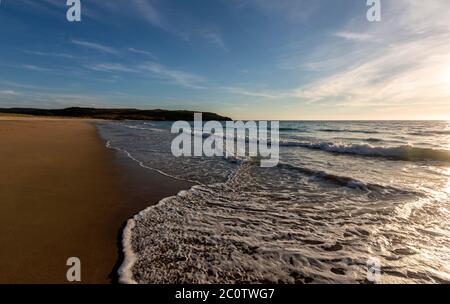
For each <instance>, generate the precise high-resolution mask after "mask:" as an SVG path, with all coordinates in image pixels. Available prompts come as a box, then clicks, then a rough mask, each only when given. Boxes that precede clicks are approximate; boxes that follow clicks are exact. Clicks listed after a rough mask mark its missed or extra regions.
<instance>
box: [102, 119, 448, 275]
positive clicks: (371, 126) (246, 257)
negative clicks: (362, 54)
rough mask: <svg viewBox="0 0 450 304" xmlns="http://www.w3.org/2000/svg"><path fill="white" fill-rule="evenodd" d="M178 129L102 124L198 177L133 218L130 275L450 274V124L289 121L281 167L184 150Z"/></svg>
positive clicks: (146, 157) (171, 167) (136, 149)
mask: <svg viewBox="0 0 450 304" xmlns="http://www.w3.org/2000/svg"><path fill="white" fill-rule="evenodd" d="M170 127H171V123H170V122H148V121H145V122H144V121H124V122H104V123H99V124H98V129H99V133H100V135H101V136H102V138H103V139H104V140H105V142H106V143H107V146H108V147H109V148H111V149H115V150H117V151H119V152H120V153H124V154H125V155H127V156H128V157H130V158H132V159H133V160H134V161H136V162H138V163H139V164H140V165H141V166H142V167H144V168H147V169H149V170H156V171H158V172H160V173H161V174H164V175H167V176H171V177H173V178H176V179H180V180H187V181H191V182H194V183H195V184H196V186H194V187H192V188H191V189H190V190H188V191H183V192H181V193H179V194H178V195H176V196H174V197H169V198H166V199H164V200H162V201H161V202H160V203H159V204H157V205H155V206H152V207H149V208H148V209H146V210H143V211H142V212H141V213H140V214H138V215H136V216H135V217H134V218H133V219H131V220H130V221H129V222H128V226H127V228H126V229H125V231H124V248H125V249H126V258H125V261H124V264H123V265H122V268H121V271H120V274H121V281H122V282H128V283H132V282H137V283H370V282H373V281H375V282H379V283H444V282H446V283H449V282H450V123H449V122H446V121H339V122H337V121H283V122H280V161H279V164H278V165H277V166H276V167H273V168H262V167H260V166H259V162H258V161H256V160H255V159H252V158H238V157H233V158H225V157H214V158H209V157H180V158H176V157H174V156H173V155H172V153H171V150H170V145H171V141H172V139H173V138H174V137H175V134H171V133H170ZM193 136H204V134H201V133H200V134H196V133H195V132H194V133H193ZM247 140H251V139H247ZM374 274H375V276H374Z"/></svg>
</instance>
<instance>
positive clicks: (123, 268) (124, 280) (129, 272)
mask: <svg viewBox="0 0 450 304" xmlns="http://www.w3.org/2000/svg"><path fill="white" fill-rule="evenodd" d="M196 187H198V186H193V187H192V188H191V189H189V190H182V191H180V192H178V194H177V195H174V196H169V197H166V198H164V199H162V200H160V201H159V202H158V203H157V204H155V205H152V206H149V207H147V208H145V209H144V210H142V211H141V212H139V213H138V214H136V215H135V216H133V218H131V219H129V220H128V222H127V225H126V226H125V228H124V229H123V232H122V248H123V249H122V251H123V254H124V259H123V262H122V264H121V265H120V268H119V270H118V272H117V273H118V275H119V283H121V284H138V282H136V281H135V280H134V278H133V266H134V264H135V263H136V260H137V256H136V253H135V252H134V251H133V244H132V241H131V240H132V236H133V229H134V227H136V219H137V218H138V217H145V216H146V214H147V213H148V212H149V211H150V210H152V209H153V208H155V207H156V206H160V205H164V204H165V203H166V202H168V201H170V200H172V199H174V198H176V197H178V196H183V195H184V194H185V193H187V192H188V191H191V190H192V189H195V188H196Z"/></svg>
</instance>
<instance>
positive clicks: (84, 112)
mask: <svg viewBox="0 0 450 304" xmlns="http://www.w3.org/2000/svg"><path fill="white" fill-rule="evenodd" d="M0 113H3V114H14V115H31V116H46V117H69V118H93V119H110V120H156V121H176V120H186V121H191V120H193V119H194V113H196V112H194V111H184V110H183V111H181V110H180V111H171V110H161V109H155V110H140V109H100V108H80V107H71V108H65V109H37V108H0ZM202 114H203V119H204V120H217V121H229V120H231V118H229V117H225V116H221V115H219V114H215V113H210V112H203V113H202Z"/></svg>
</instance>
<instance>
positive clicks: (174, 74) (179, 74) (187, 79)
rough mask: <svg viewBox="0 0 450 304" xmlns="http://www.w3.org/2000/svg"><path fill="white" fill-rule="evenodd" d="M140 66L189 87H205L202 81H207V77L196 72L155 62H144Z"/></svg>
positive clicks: (165, 78)
mask: <svg viewBox="0 0 450 304" xmlns="http://www.w3.org/2000/svg"><path fill="white" fill-rule="evenodd" d="M140 68H141V69H142V70H144V71H149V72H151V73H152V74H153V75H154V76H155V77H157V78H160V79H163V80H167V81H170V82H172V83H175V84H178V85H181V86H184V87H187V88H193V89H202V88H204V86H202V83H204V82H205V79H204V78H203V77H201V76H198V75H195V74H191V73H187V72H184V71H179V70H174V69H171V68H168V67H166V66H163V65H161V64H159V63H155V62H150V63H145V64H142V65H141V66H140Z"/></svg>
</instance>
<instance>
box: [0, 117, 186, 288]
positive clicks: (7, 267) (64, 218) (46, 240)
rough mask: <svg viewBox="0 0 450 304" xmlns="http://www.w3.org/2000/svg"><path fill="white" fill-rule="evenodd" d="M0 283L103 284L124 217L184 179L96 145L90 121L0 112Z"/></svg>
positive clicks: (115, 261)
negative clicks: (73, 263) (77, 278)
mask: <svg viewBox="0 0 450 304" xmlns="http://www.w3.org/2000/svg"><path fill="white" fill-rule="evenodd" d="M0 143H1V144H0V168H1V174H0V231H1V233H0V283H67V280H66V272H67V270H68V268H69V267H68V266H66V261H67V259H68V258H69V257H78V258H80V260H81V279H82V283H110V282H114V281H115V279H116V270H117V267H118V266H119V265H120V263H121V254H120V251H121V248H120V239H121V229H122V227H123V226H124V224H125V222H126V221H127V219H128V218H130V217H132V216H133V215H134V214H136V213H137V212H139V211H141V210H142V209H145V208H146V207H147V206H149V205H152V204H155V203H157V202H158V201H159V200H161V199H162V198H164V197H167V196H171V195H174V194H176V193H177V192H179V191H180V190H183V189H188V188H189V187H190V186H191V185H190V184H189V183H185V182H180V181H177V180H173V179H171V178H168V177H165V176H163V175H160V174H159V173H157V172H153V171H150V170H147V169H143V168H141V167H139V166H138V165H137V164H136V163H134V162H133V161H131V160H129V159H128V158H126V157H125V156H124V155H120V154H118V153H116V152H113V151H112V150H109V149H107V148H106V147H105V146H104V143H103V142H102V140H101V139H100V138H99V137H98V135H97V131H96V128H95V122H93V121H89V120H76V119H35V118H31V119H29V118H14V117H13V118H5V117H0Z"/></svg>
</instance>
